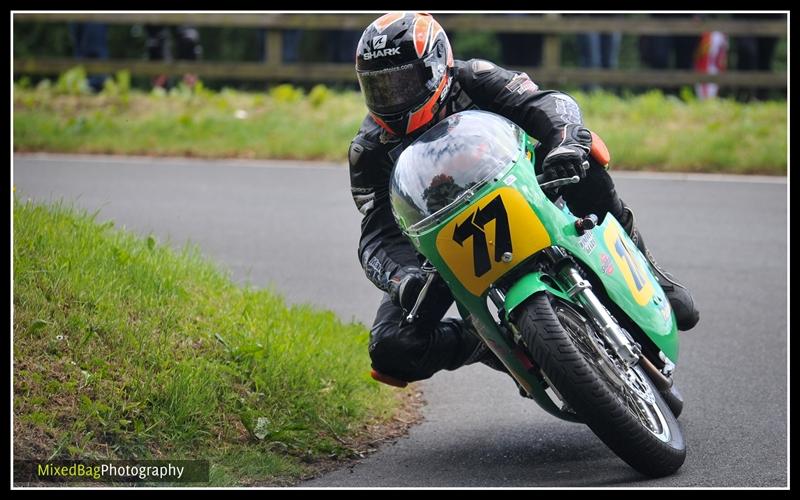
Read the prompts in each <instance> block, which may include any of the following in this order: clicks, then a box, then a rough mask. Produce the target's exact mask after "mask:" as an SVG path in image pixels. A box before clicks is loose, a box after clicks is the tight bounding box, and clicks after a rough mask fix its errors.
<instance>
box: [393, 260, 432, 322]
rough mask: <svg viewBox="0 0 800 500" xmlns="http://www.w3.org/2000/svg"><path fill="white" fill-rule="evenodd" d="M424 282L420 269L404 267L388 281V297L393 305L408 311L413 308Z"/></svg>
mask: <svg viewBox="0 0 800 500" xmlns="http://www.w3.org/2000/svg"><path fill="white" fill-rule="evenodd" d="M425 281H427V279H426V277H425V274H424V273H423V272H422V269H420V268H419V267H417V266H406V267H404V268H402V269H400V271H398V272H397V274H395V275H394V276H393V277H392V279H390V280H389V297H390V298H391V299H392V302H393V303H394V304H395V305H397V306H400V307H402V308H403V310H405V311H410V310H411V309H413V308H414V304H415V303H416V302H417V297H419V292H420V291H422V287H423V286H424V285H425Z"/></svg>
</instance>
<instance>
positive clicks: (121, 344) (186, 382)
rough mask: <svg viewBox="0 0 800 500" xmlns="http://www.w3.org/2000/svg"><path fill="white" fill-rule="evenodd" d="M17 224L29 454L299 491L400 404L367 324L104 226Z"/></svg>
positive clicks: (47, 217) (74, 218) (22, 436)
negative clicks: (384, 379) (319, 466)
mask: <svg viewBox="0 0 800 500" xmlns="http://www.w3.org/2000/svg"><path fill="white" fill-rule="evenodd" d="M13 215H14V283H13V287H14V298H13V304H14V322H13V329H14V381H13V382H14V402H13V404H14V410H13V411H14V419H15V422H14V444H15V451H14V455H15V458H18V459H22V458H31V459H40V460H43V459H50V458H52V459H78V458H80V459H133V458H137V459H148V458H149V459H158V458H170V459H179V458H184V459H207V460H209V461H210V462H211V479H212V481H211V484H215V485H234V484H237V485H244V484H252V483H253V482H258V483H259V484H288V483H290V482H291V481H293V480H296V479H297V478H298V477H300V476H301V475H303V474H306V473H307V472H308V470H309V467H314V466H315V464H316V463H318V462H319V460H320V459H324V458H329V457H331V456H339V457H344V456H348V455H350V454H352V452H353V450H352V449H350V445H351V444H352V443H353V442H354V441H353V440H354V439H357V437H358V436H359V435H361V433H363V431H364V429H365V425H367V424H372V423H376V422H381V421H386V420H387V419H388V418H390V417H391V416H392V415H393V413H394V411H395V409H396V408H397V406H398V399H397V397H396V394H397V393H396V392H394V391H393V390H390V389H387V388H385V387H382V386H379V384H377V383H375V382H374V381H372V379H371V378H370V377H369V375H368V370H369V357H368V355H367V349H366V344H367V338H368V333H367V331H366V330H365V328H364V327H363V326H362V325H360V324H354V323H351V324H345V323H342V322H340V321H339V320H338V319H337V318H336V317H335V315H334V314H333V313H331V312H328V311H318V310H314V309H312V308H311V307H309V306H292V307H287V306H286V305H285V304H284V302H283V300H282V299H281V298H280V297H279V296H278V295H276V294H274V293H272V292H270V291H267V290H256V289H252V288H243V287H239V286H237V285H235V284H233V283H232V281H231V280H230V278H229V277H228V276H227V274H226V273H224V272H221V271H220V270H218V269H217V267H216V266H215V265H213V264H212V263H210V262H209V261H207V260H205V259H204V258H203V257H202V256H201V255H200V254H199V252H198V250H197V249H196V248H195V247H189V246H187V247H185V248H184V249H183V250H182V251H180V252H177V251H174V250H172V249H171V248H170V247H169V246H167V245H162V244H160V243H158V242H157V241H156V240H155V238H154V237H153V236H149V237H147V238H137V237H134V236H133V235H131V234H129V233H127V232H125V231H121V230H118V229H115V228H114V227H113V223H112V222H106V223H104V224H102V225H101V224H98V223H97V222H96V221H95V216H96V214H87V213H85V212H82V211H77V210H75V209H72V208H70V207H66V206H63V205H61V204H57V205H52V206H45V205H37V204H34V203H31V202H27V203H23V202H19V201H17V200H15V201H14V214H13Z"/></svg>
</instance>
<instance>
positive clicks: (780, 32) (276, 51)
mask: <svg viewBox="0 0 800 500" xmlns="http://www.w3.org/2000/svg"><path fill="white" fill-rule="evenodd" d="M434 14H435V13H434ZM378 15H379V14H377V13H375V14H346V15H344V14H338V13H329V14H327V13H326V14H277V13H232V14H222V13H191V14H188V13H135V12H134V13H126V14H120V13H15V14H14V15H13V19H14V22H15V23H18V22H103V23H109V24H188V25H193V26H218V27H247V28H264V29H265V30H267V36H266V37H265V39H266V51H265V53H266V61H265V62H262V63H252V62H216V61H214V62H210V61H205V62H204V61H198V62H193V61H173V62H169V63H167V62H163V61H145V60H138V59H125V60H114V59H105V60H97V59H95V60H88V59H84V60H81V61H80V62H78V61H77V60H75V59H71V58H32V59H15V60H14V73H17V74H56V73H59V72H61V71H64V70H65V69H68V68H71V67H74V66H76V65H77V64H81V65H82V66H83V67H84V68H86V70H87V71H88V72H90V73H113V72H115V71H118V70H122V69H127V70H129V71H130V72H131V73H132V74H134V75H147V76H155V75H159V74H172V75H177V74H183V73H194V74H196V75H198V76H199V77H200V78H203V79H209V80H212V79H226V80H261V81H292V82H315V81H326V82H331V81H341V82H353V81H355V71H354V69H353V64H331V63H294V64H293V63H283V62H282V61H281V53H282V37H281V30H285V29H302V30H319V29H352V30H362V29H363V28H365V27H366V26H367V25H368V24H369V23H370V22H372V21H373V20H374V19H375V18H376V17H378ZM435 16H436V19H437V20H438V21H439V22H440V23H441V24H442V26H443V27H444V29H445V30H446V31H447V32H459V31H488V32H504V33H540V34H543V35H544V46H543V58H542V65H541V66H539V67H514V68H513V69H516V70H521V71H525V72H527V73H528V74H530V75H532V77H533V78H534V79H535V80H536V81H537V82H540V83H542V84H546V85H553V84H555V85H564V84H576V85H577V84H586V83H596V84H606V85H618V86H628V87H630V86H656V87H675V86H681V85H692V84H695V83H699V82H712V83H718V84H719V85H720V86H724V87H732V88H739V87H766V88H779V89H781V88H783V89H785V88H786V86H787V76H786V72H785V71H746V72H744V71H727V72H724V73H721V74H716V75H710V74H701V73H696V72H694V71H677V70H621V69H613V70H609V69H583V68H564V67H562V66H561V35H565V34H577V33H586V32H592V31H595V32H620V33H623V34H628V35H699V34H702V33H705V32H708V31H721V32H723V33H725V34H727V35H728V36H729V37H736V36H748V35H749V36H765V37H776V38H786V37H787V28H788V22H787V21H782V20H774V19H764V20H741V19H716V18H715V19H691V18H672V17H670V18H662V19H659V18H658V17H644V16H635V15H634V16H625V17H613V18H609V17H571V16H567V17H564V16H561V15H559V14H544V15H537V16H508V15H499V14H481V15H476V14H435Z"/></svg>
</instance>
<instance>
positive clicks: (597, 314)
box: [548, 248, 642, 367]
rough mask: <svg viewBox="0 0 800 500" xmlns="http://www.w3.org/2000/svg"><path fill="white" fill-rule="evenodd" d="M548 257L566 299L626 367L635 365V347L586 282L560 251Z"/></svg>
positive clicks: (637, 352)
mask: <svg viewBox="0 0 800 500" xmlns="http://www.w3.org/2000/svg"><path fill="white" fill-rule="evenodd" d="M548 253H549V254H550V257H551V258H552V259H553V261H554V262H555V266H556V269H557V272H556V276H557V279H558V280H559V281H561V284H562V286H563V287H564V290H566V293H567V295H569V297H570V298H572V299H574V300H576V301H577V302H578V303H579V304H581V305H582V306H583V308H584V310H585V311H586V312H587V313H588V315H589V316H590V317H591V319H592V320H593V321H594V323H595V325H596V326H597V327H598V329H599V331H600V334H601V335H602V336H603V338H605V339H606V340H607V341H608V343H609V344H610V346H611V348H612V349H613V350H614V352H615V353H616V355H617V358H618V359H619V360H620V361H622V363H623V364H624V365H625V366H626V367H632V366H635V365H636V364H637V363H638V362H639V360H640V358H641V357H642V352H641V349H640V348H639V345H638V344H637V343H636V342H634V341H633V339H631V337H630V336H629V335H628V333H627V332H625V330H623V329H622V327H621V326H620V325H619V323H617V320H615V319H614V317H613V316H612V315H611V313H609V312H608V309H606V307H605V306H604V305H603V303H602V302H600V299H598V298H597V296H596V295H595V294H594V292H593V291H592V285H591V283H589V281H587V280H585V279H583V277H582V276H581V275H580V273H578V271H577V270H576V269H575V267H574V266H573V265H571V264H572V261H571V260H570V259H569V258H567V257H566V254H564V253H563V252H562V251H561V250H560V249H557V248H553V249H551V251H550V252H548Z"/></svg>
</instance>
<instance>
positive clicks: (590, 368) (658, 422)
mask: <svg viewBox="0 0 800 500" xmlns="http://www.w3.org/2000/svg"><path fill="white" fill-rule="evenodd" d="M517 311H518V312H517ZM517 311H515V313H516V314H515V316H514V318H513V321H514V322H515V324H516V326H517V328H518V329H519V331H520V333H521V335H522V339H523V341H524V342H525V344H526V345H527V347H528V349H529V351H530V353H531V356H532V357H533V359H534V361H536V363H537V364H538V365H539V366H540V367H541V369H542V371H543V372H544V374H545V376H546V377H547V379H548V380H549V381H550V383H551V384H552V385H553V387H554V388H555V390H556V391H557V392H558V393H559V394H560V395H561V397H563V398H564V400H565V402H566V403H567V405H569V406H570V407H571V408H572V409H574V410H575V412H576V413H577V414H578V415H579V416H580V417H582V419H583V420H584V421H585V422H586V423H587V425H588V426H589V427H590V428H591V429H592V431H593V432H594V433H595V434H596V435H597V436H598V437H599V438H600V439H601V440H602V441H603V442H604V443H606V445H608V447H609V448H611V449H612V450H613V451H614V452H615V453H616V454H617V455H618V456H619V457H620V458H622V459H623V460H625V462H627V463H628V464H629V465H630V466H631V467H633V468H634V469H636V470H638V471H639V472H641V473H643V474H646V475H648V476H652V477H660V476H666V475H669V474H672V473H674V472H675V471H676V470H677V469H678V468H679V467H680V466H681V465H682V464H683V462H684V460H685V458H686V446H685V444H684V440H683V434H682V432H681V428H680V425H679V424H678V421H677V420H676V419H675V417H674V416H673V414H672V412H671V411H670V409H669V406H668V405H667V404H666V402H665V401H664V399H663V398H662V397H661V395H660V394H659V393H658V391H657V390H656V389H655V387H654V386H653V383H652V382H651V381H650V379H649V377H648V376H647V375H646V374H645V373H644V371H643V370H642V368H641V367H638V366H633V367H626V366H625V365H624V364H623V363H622V362H620V361H619V360H618V358H617V356H616V354H615V353H614V352H613V350H611V347H610V345H608V344H607V342H606V341H605V339H604V338H603V336H602V335H601V334H600V333H599V332H598V330H597V328H596V327H595V326H594V324H593V323H592V321H590V320H589V319H588V318H586V317H585V316H584V315H583V314H582V313H581V312H580V311H579V310H578V309H577V308H576V307H575V306H573V305H572V304H570V303H569V302H566V301H564V300H562V299H559V298H557V297H552V296H551V295H549V294H544V293H539V294H535V295H533V296H532V297H531V298H530V299H528V301H527V302H526V303H525V304H524V305H523V306H520V307H519V308H518V309H517Z"/></svg>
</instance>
